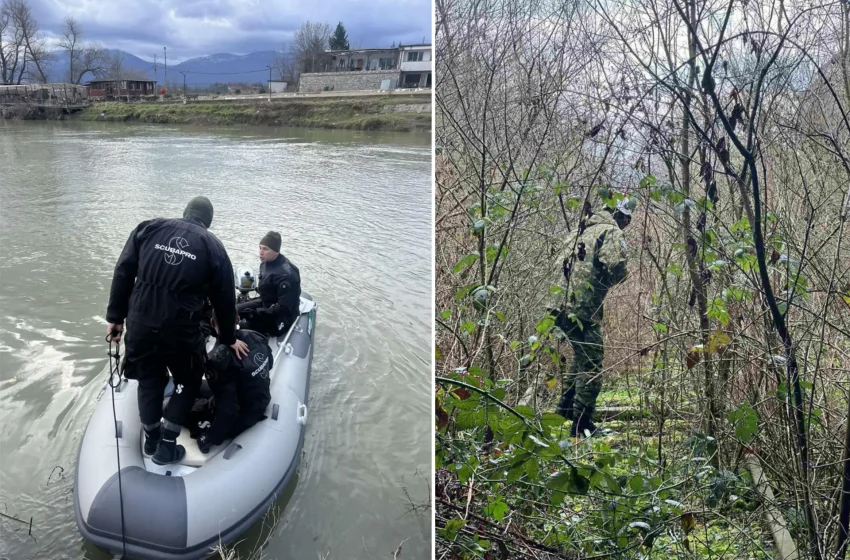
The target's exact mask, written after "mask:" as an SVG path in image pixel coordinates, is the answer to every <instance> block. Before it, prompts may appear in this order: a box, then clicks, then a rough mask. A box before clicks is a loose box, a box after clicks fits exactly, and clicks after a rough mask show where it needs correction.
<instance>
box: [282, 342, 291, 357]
mask: <svg viewBox="0 0 850 560" xmlns="http://www.w3.org/2000/svg"><path fill="white" fill-rule="evenodd" d="M283 353H284V354H286V355H287V356H291V355H292V345H291V344H289V343H287V345H286V346H284V347H283Z"/></svg>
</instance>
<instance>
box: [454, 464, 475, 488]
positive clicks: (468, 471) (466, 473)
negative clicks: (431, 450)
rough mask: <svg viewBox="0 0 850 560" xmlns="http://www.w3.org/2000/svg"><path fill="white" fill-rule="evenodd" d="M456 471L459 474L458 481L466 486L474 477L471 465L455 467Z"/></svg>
mask: <svg viewBox="0 0 850 560" xmlns="http://www.w3.org/2000/svg"><path fill="white" fill-rule="evenodd" d="M455 470H456V472H457V479H458V481H460V483H461V484H466V481H467V480H469V477H470V476H472V467H470V466H469V465H464V464H459V465H455Z"/></svg>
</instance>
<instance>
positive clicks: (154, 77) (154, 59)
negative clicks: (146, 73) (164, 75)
mask: <svg viewBox="0 0 850 560" xmlns="http://www.w3.org/2000/svg"><path fill="white" fill-rule="evenodd" d="M153 83H154V84H156V54H154V55H153Z"/></svg>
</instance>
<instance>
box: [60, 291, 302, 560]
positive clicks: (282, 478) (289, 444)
mask: <svg viewBox="0 0 850 560" xmlns="http://www.w3.org/2000/svg"><path fill="white" fill-rule="evenodd" d="M316 311H317V306H316V304H315V302H314V301H313V300H312V298H311V297H310V296H309V295H307V294H306V293H303V292H302V296H301V315H300V316H299V318H298V320H297V321H296V322H295V324H294V325H293V326H292V328H291V329H290V331H289V333H287V336H286V337H283V339H280V340H279V339H278V338H276V337H272V338H271V339H270V340H269V346H270V347H271V349H272V352H273V355H274V367H273V368H272V370H271V372H270V378H271V381H270V384H271V397H272V398H271V401H270V403H269V406H268V409H267V410H266V416H267V418H266V419H265V420H262V421H261V422H258V423H257V424H256V425H254V426H253V427H251V428H250V429H248V430H246V431H245V432H243V433H242V434H240V435H238V436H237V437H236V438H234V439H233V440H228V441H225V442H224V443H223V444H222V445H220V446H217V447H214V448H213V449H212V450H211V451H210V452H209V454H206V455H204V454H202V453H200V451H199V450H198V447H197V444H196V442H195V440H193V439H191V438H190V437H189V431H188V430H187V429H185V428H184V430H183V433H181V435H180V437H179V439H178V443H179V444H181V445H183V446H184V447H185V448H186V457H185V458H184V460H183V461H181V462H180V464H177V465H166V466H159V465H155V464H154V463H153V462H152V461H151V460H150V458H149V457H146V456H145V455H144V453H143V447H144V438H143V431H142V426H141V421H140V420H139V412H138V403H137V397H136V390H137V388H138V383H137V382H136V381H130V380H126V379H124V380H122V382H121V384H120V385H119V387H118V388H116V389H115V413H116V417H117V426H118V429H117V434H118V439H117V446H118V453H119V454H120V462H121V477H120V478H121V492H120V495H119V481H118V478H119V477H118V468H117V457H116V437H115V436H116V429H115V426H116V424H115V423H114V422H113V417H112V398H111V395H110V391H109V388H108V387H106V386H105V387H104V392H103V393H102V394H101V397H100V398H99V401H98V403H97V405H96V407H95V410H94V412H93V413H92V416H91V419H90V420H89V424H88V426H87V427H86V431H85V434H84V436H83V438H82V441H81V442H80V449H79V455H78V458H77V469H76V474H75V479H74V510H75V513H76V519H77V526H78V528H79V530H80V533H82V535H83V537H84V538H86V539H87V540H89V541H91V542H93V543H94V544H96V545H98V546H100V547H102V548H105V549H107V550H110V551H113V552H117V553H121V552H122V550H123V547H124V545H126V550H127V555H128V556H129V557H131V558H145V559H154V560H194V559H199V558H206V557H207V556H209V555H210V554H212V550H213V548H214V547H216V546H218V545H219V544H220V543H223V544H226V543H229V542H231V541H233V540H235V539H236V538H237V537H239V535H241V534H242V533H243V532H244V531H245V530H247V529H248V528H249V527H250V526H251V525H252V524H253V523H254V522H255V521H257V519H259V518H260V517H261V516H262V515H263V514H264V513H265V511H266V510H267V509H268V507H269V506H270V505H271V504H272V502H273V501H274V500H275V499H276V498H277V497H278V496H279V494H280V493H281V491H282V490H283V488H284V487H285V486H286V485H287V483H288V482H289V481H290V480H291V478H292V476H293V475H294V474H295V471H296V469H297V467H298V462H299V458H300V455H301V447H302V444H303V442H304V430H305V426H306V422H307V399H308V391H309V382H310V371H311V366H312V360H313V340H314V337H315V334H316ZM208 346H209V345H208ZM122 496H123V503H124V507H123V509H124V529H123V536H122V523H121V498H122Z"/></svg>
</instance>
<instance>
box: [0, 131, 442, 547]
mask: <svg viewBox="0 0 850 560" xmlns="http://www.w3.org/2000/svg"><path fill="white" fill-rule="evenodd" d="M430 185H431V150H430V137H429V136H425V135H410V134H389V133H366V132H349V131H313V130H300V129H272V128H226V127H221V128H218V127H217V128H192V127H182V126H165V125H125V124H114V123H78V122H70V123H69V122H24V123H20V122H5V121H0V512H1V513H5V514H7V515H10V516H15V517H18V518H22V519H25V520H26V521H27V522H29V519H30V518H32V520H33V521H32V534H31V535H29V534H28V531H29V527H28V526H27V525H25V524H22V523H18V522H15V521H11V520H9V519H7V518H0V557H2V558H4V559H9V560H12V559H14V560H25V559H45V558H50V559H58V558H73V559H81V558H85V559H93V560H94V559H98V560H99V559H108V558H111V556H110V555H109V554H106V553H104V552H103V551H100V550H98V549H97V548H95V547H93V546H92V545H90V544H88V543H86V542H84V541H83V539H82V537H81V536H80V535H79V533H78V531H77V527H76V523H75V521H74V510H73V495H72V490H73V478H74V468H75V467H74V465H75V461H76V453H77V447H78V445H79V440H80V438H81V436H82V434H83V430H84V429H85V426H86V423H87V422H88V419H89V416H90V414H91V412H92V410H93V407H94V405H95V402H96V398H97V394H98V391H99V390H100V388H101V387H102V386H103V383H104V381H105V380H106V377H107V374H106V372H107V359H106V343H105V342H104V339H103V337H104V334H105V332H104V331H105V319H104V314H105V312H106V303H107V300H108V293H109V286H110V283H111V279H112V270H113V267H114V266H115V261H116V259H117V257H118V255H119V253H120V252H121V249H122V247H123V245H124V242H125V241H126V239H127V236H128V235H129V233H130V231H131V230H132V228H133V227H135V225H136V224H137V223H138V222H140V221H142V220H145V219H149V218H152V217H160V216H162V217H180V216H181V215H182V211H183V208H184V206H185V204H186V202H187V201H188V200H190V199H191V198H192V197H194V196H196V195H205V196H207V197H209V198H210V200H211V201H212V202H213V205H214V207H215V216H214V218H213V223H212V227H211V228H210V229H211V231H212V232H213V233H214V234H215V235H216V236H217V237H218V238H219V239H221V241H222V242H223V243H224V245H225V247H226V249H227V251H228V254H229V255H230V258H231V261H232V262H233V265H234V267H238V266H251V267H253V268H254V269H255V270H256V269H257V267H258V265H259V261H258V256H257V245H258V243H259V240H260V238H261V237H262V236H263V235H264V234H265V233H266V231H268V230H269V229H274V230H277V231H280V232H281V234H282V237H283V245H282V249H281V251H282V252H283V253H284V254H285V255H286V256H287V257H288V258H289V259H291V260H292V261H293V262H294V263H295V264H296V265H297V266H298V267H299V269H300V271H301V279H302V287H303V289H304V290H306V291H308V292H310V293H311V294H312V295H313V296H314V297H315V298H316V300H317V301H318V303H319V313H318V318H317V339H316V349H315V357H314V362H313V371H312V376H311V381H310V401H309V411H310V414H309V421H308V424H307V432H306V438H305V443H304V451H303V454H302V458H301V463H300V466H299V468H298V473H297V478H296V480H295V481H294V483H293V484H290V485H289V487H288V488H287V490H286V492H284V495H283V496H282V497H281V499H280V500H278V502H277V503H276V504H275V506H274V508H273V511H275V512H277V514H276V517H277V524H276V526H275V527H274V529H268V528H264V526H263V523H262V522H259V523H257V524H256V525H255V526H254V527H252V528H251V529H250V530H249V531H248V532H247V533H246V534H245V535H244V536H243V537H244V538H245V542H243V543H242V544H241V545H239V547H238V551H239V552H240V555H241V556H242V558H246V557H247V556H249V555H250V553H251V551H252V550H253V549H254V548H255V547H256V546H257V545H258V544H261V543H263V542H266V541H268V542H267V545H266V547H265V550H264V552H265V554H266V557H267V558H280V559H285V558H286V559H289V558H292V559H296V558H297V559H301V558H305V559H307V558H321V559H326V560H329V559H334V558H340V559H342V558H346V559H349V558H364V559H369V558H388V557H392V553H393V551H395V550H396V549H397V547H398V545H399V544H400V543H402V542H404V545H403V550H402V552H401V554H399V558H400V559H405V558H422V559H424V558H430V557H431V510H430V509H422V508H414V507H413V506H414V505H423V504H427V503H428V501H429V480H430V476H429V473H430V470H431V454H432V451H431V450H432V447H433V442H432V440H431V437H430V434H431V418H430V410H431V401H432V397H431V395H432V389H431V369H430V364H431V356H432V354H433V350H432V349H431V320H430V317H431V306H432V303H431V302H432V295H431V280H430V279H431V237H432V236H431V198H432V197H431V187H430ZM408 496H409V498H408ZM270 518H271V516H269V517H267V518H266V520H265V523H266V524H267V525H268V524H269V522H270V521H271V519H270Z"/></svg>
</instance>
